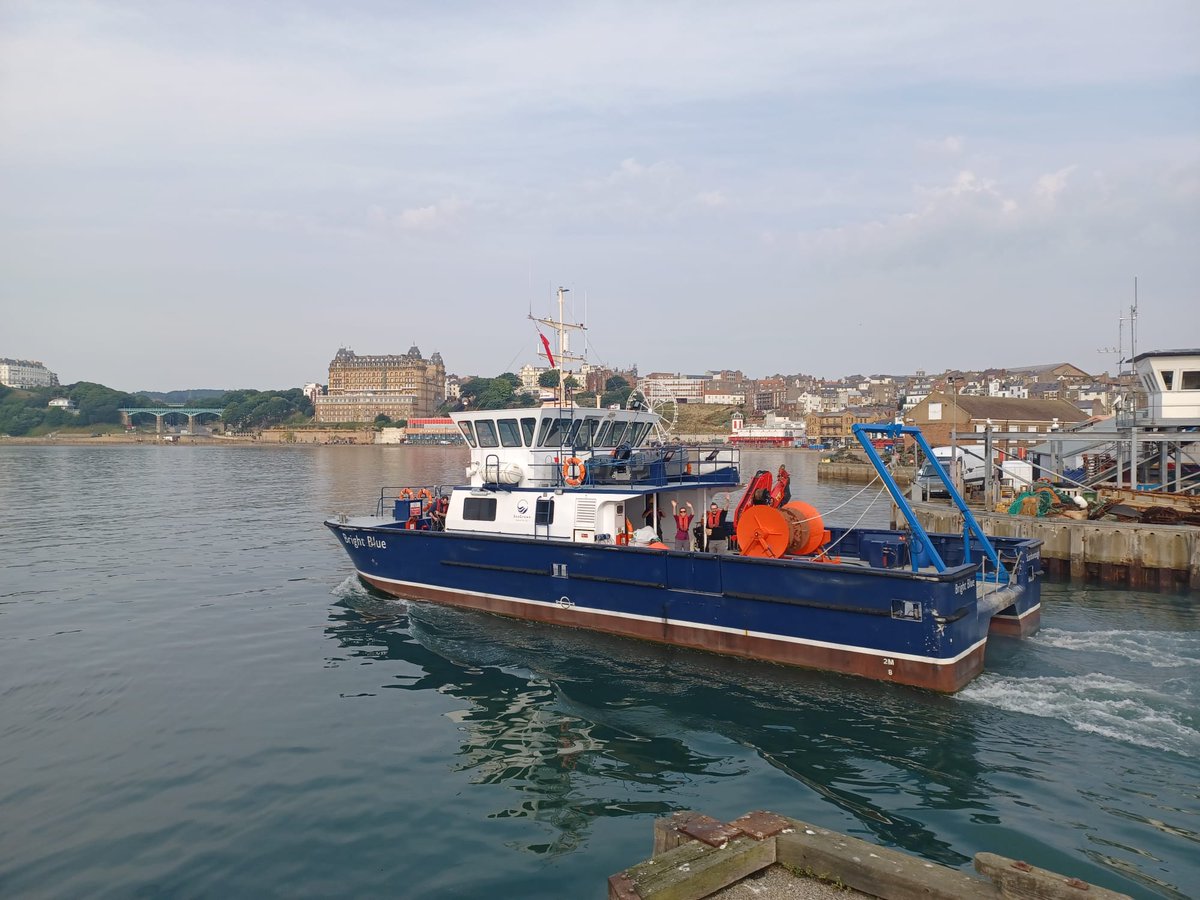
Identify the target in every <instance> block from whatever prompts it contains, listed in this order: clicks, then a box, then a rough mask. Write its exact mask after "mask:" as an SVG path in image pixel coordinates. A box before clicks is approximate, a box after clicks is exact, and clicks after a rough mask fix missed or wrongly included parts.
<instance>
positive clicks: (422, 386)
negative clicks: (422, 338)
mask: <svg viewBox="0 0 1200 900" xmlns="http://www.w3.org/2000/svg"><path fill="white" fill-rule="evenodd" d="M445 399H446V366H445V364H444V363H443V362H442V356H441V354H440V353H434V354H433V355H432V356H430V357H429V358H428V359H426V358H424V357H423V356H422V355H421V351H420V350H419V349H418V348H417V347H416V345H414V346H412V347H410V348H409V351H408V352H407V353H405V354H403V355H393V354H388V355H373V356H359V355H357V354H356V353H355V352H354V351H353V350H350V349H347V348H345V347H342V348H341V349H339V350H338V352H337V354H336V355H335V356H334V357H333V361H332V362H330V363H329V385H328V388H327V392H326V393H325V394H322V395H318V396H317V397H316V399H315V401H314V403H313V409H314V412H315V415H314V418H315V420H316V421H317V422H322V423H332V422H373V421H374V420H375V419H376V418H377V417H379V416H381V415H383V416H387V417H388V418H389V419H392V420H393V421H396V420H400V419H405V420H407V419H411V418H415V417H429V416H432V415H433V414H434V413H435V412H436V411H437V408H438V407H439V406H441V405H442V402H443V401H444V400H445Z"/></svg>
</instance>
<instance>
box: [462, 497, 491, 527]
mask: <svg viewBox="0 0 1200 900" xmlns="http://www.w3.org/2000/svg"><path fill="white" fill-rule="evenodd" d="M463 518H464V519H466V520H467V521H468V522H495V521H496V498H495V497H466V498H464V499H463Z"/></svg>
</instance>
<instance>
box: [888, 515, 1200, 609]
mask: <svg viewBox="0 0 1200 900" xmlns="http://www.w3.org/2000/svg"><path fill="white" fill-rule="evenodd" d="M910 502H911V501H910ZM911 505H912V507H913V510H914V512H915V513H916V516H917V520H918V521H919V522H920V523H921V526H922V527H923V528H925V529H926V530H927V531H936V532H941V533H943V534H947V533H948V534H960V533H962V528H963V525H962V515H961V514H960V513H959V511H958V510H957V509H955V508H954V507H953V506H946V505H943V504H940V503H911ZM972 514H973V515H974V516H975V519H976V520H977V521H978V522H979V527H980V528H982V529H983V530H984V533H986V534H988V535H997V536H999V537H1023V538H1037V539H1039V540H1041V541H1042V568H1043V570H1044V571H1045V572H1046V573H1047V574H1048V575H1049V576H1050V578H1052V579H1054V580H1062V581H1065V580H1068V579H1070V580H1072V581H1094V582H1099V583H1101V584H1115V585H1123V586H1127V587H1131V588H1143V587H1144V588H1157V589H1162V590H1190V591H1197V590H1200V528H1196V527H1194V526H1188V525H1143V524H1140V523H1135V522H1088V521H1085V522H1079V521H1073V520H1071V519H1040V518H1034V517H1031V516H1010V515H1008V514H1006V513H992V512H980V511H976V510H972ZM892 520H893V523H897V524H898V521H899V522H902V521H903V517H902V516H901V515H900V511H899V510H898V509H897V508H895V507H893V508H892ZM893 527H895V525H894V526H893Z"/></svg>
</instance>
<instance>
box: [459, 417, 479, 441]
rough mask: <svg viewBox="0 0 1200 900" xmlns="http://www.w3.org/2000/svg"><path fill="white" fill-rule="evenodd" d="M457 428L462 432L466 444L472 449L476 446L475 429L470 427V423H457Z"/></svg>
mask: <svg viewBox="0 0 1200 900" xmlns="http://www.w3.org/2000/svg"><path fill="white" fill-rule="evenodd" d="M458 428H459V430H460V431H462V433H463V437H465V438H466V439H467V443H468V444H470V445H471V446H472V447H474V446H476V444H475V429H474V428H472V427H471V423H470V422H459V423H458Z"/></svg>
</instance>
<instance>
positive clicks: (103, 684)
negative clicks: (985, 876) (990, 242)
mask: <svg viewBox="0 0 1200 900" xmlns="http://www.w3.org/2000/svg"><path fill="white" fill-rule="evenodd" d="M783 460H786V461H787V463H788V465H789V467H790V468H791V469H792V470H793V473H794V476H795V483H794V485H795V490H794V493H795V494H796V495H797V497H799V498H803V499H806V500H809V501H810V502H813V503H814V504H815V505H817V506H818V508H820V509H822V510H825V511H828V512H829V519H830V521H832V522H833V523H834V524H839V525H842V524H844V525H848V524H851V523H853V522H855V521H856V520H859V519H860V517H861V520H862V521H863V522H864V523H868V524H883V523H885V522H886V520H887V511H886V505H885V503H884V502H883V498H880V499H879V501H878V502H877V503H875V504H874V505H871V500H872V499H874V498H875V497H876V495H877V488H872V489H870V490H868V491H865V492H861V493H860V490H861V488H860V487H859V486H853V487H847V486H833V485H827V484H824V483H821V484H818V483H817V481H816V476H815V470H816V457H815V456H813V455H811V454H805V453H799V452H797V453H787V454H784V453H773V454H772V453H759V454H747V455H746V461H745V468H746V469H747V470H751V471H752V470H753V469H755V468H773V467H774V466H776V465H778V463H779V462H780V461H783ZM465 461H466V460H465V455H464V453H463V452H462V451H460V450H457V449H443V448H394V447H385V448H356V447H319V448H318V447H307V448H306V447H295V448H287V447H278V448H265V447H186V446H185V447H156V446H126V447H103V448H101V447H97V448H89V447H13V446H8V447H0V509H2V510H3V512H4V515H3V518H2V519H0V547H3V556H2V558H0V896H4V897H26V896H35V897H41V896H44V897H84V896H87V897H129V896H197V897H210V896H211V897H217V896H221V897H225V896H264V897H269V896H287V897H295V896H321V897H325V896H403V897H504V896H527V897H562V896H581V897H586V896H592V897H602V896H604V894H605V879H606V877H607V876H608V875H610V874H612V873H613V872H616V871H618V870H620V869H622V868H624V867H626V866H628V865H630V864H632V863H634V862H637V861H639V860H641V859H643V858H644V857H645V856H646V855H647V854H648V852H649V848H650V838H651V822H652V820H653V818H654V817H656V816H660V815H664V814H667V813H670V812H672V811H674V810H678V809H697V810H701V811H703V812H706V813H708V814H710V815H713V816H717V817H719V818H732V817H735V816H737V815H740V814H742V813H744V812H747V811H749V810H751V809H757V808H768V809H773V810H776V811H778V812H782V813H786V814H789V815H793V816H797V817H799V818H802V819H805V820H807V821H810V822H814V823H817V824H819V825H822V826H826V827H830V828H835V829H839V830H842V831H846V832H849V833H852V834H855V835H858V836H861V837H864V838H867V839H870V840H874V841H878V842H880V843H883V844H886V845H888V846H892V847H898V848H900V849H903V850H907V851H910V852H913V853H917V854H920V855H922V856H924V857H926V858H928V859H930V860H936V861H938V862H942V863H946V864H949V865H953V866H962V867H969V866H970V860H971V857H972V855H973V854H974V853H975V852H977V851H979V850H991V851H994V852H999V853H1003V854H1006V855H1010V856H1016V857H1020V858H1022V859H1025V860H1028V861H1029V862H1032V863H1035V864H1037V865H1042V866H1046V867H1048V868H1051V869H1056V870H1059V871H1062V872H1066V873H1069V874H1072V875H1076V876H1079V877H1081V878H1084V879H1087V880H1089V881H1093V882H1095V883H1097V884H1101V885H1104V886H1106V887H1111V888H1114V889H1117V890H1121V891H1125V892H1127V893H1130V894H1133V895H1134V896H1139V897H1187V896H1195V895H1197V894H1200V762H1198V757H1200V712H1198V708H1200V615H1198V613H1197V611H1196V605H1195V601H1194V600H1189V599H1187V598H1181V597H1176V596H1171V595H1160V594H1147V593H1136V592H1127V591H1112V590H1098V589H1094V588H1084V587H1081V586H1067V585H1048V586H1046V587H1045V590H1044V595H1043V597H1044V600H1045V601H1046V606H1045V612H1044V615H1043V630H1042V632H1041V633H1040V634H1039V635H1038V636H1037V637H1035V638H1033V639H1032V640H1028V641H1025V642H1015V641H1004V640H995V641H993V642H992V643H991V645H989V648H988V670H987V672H986V673H985V674H984V675H983V676H982V677H981V678H979V679H978V680H977V681H975V682H974V683H973V684H972V685H970V686H969V687H968V688H967V689H966V690H965V691H963V692H962V693H960V694H958V695H956V696H954V697H943V696H938V695H932V694H927V693H923V692H920V691H914V690H909V689H906V688H900V687H893V686H888V685H880V684H875V683H871V682H865V681H860V680H857V679H852V678H848V677H841V676H833V675H826V674H821V673H811V672H803V671H795V670H789V669H784V668H780V667H776V666H769V665H760V664H753V663H744V662H736V661H729V660H724V659H721V658H718V657H715V656H709V655H706V654H701V653H695V652H690V651H681V650H673V649H671V648H665V647H657V646H653V645H647V644H642V643H638V642H634V641H628V640H623V639H617V638H612V637H606V636H598V635H594V634H588V633H586V632H577V631H572V630H567V629H556V628H551V627H548V626H540V625H531V624H526V623H521V622H515V621H510V620H504V619H499V618H495V617H491V616H487V615H483V614H477V613H470V612H464V611H459V610H453V609H447V608H444V607H437V606H432V605H429V604H421V603H413V604H405V603H401V602H397V601H392V600H388V599H385V598H382V597H379V596H377V595H374V594H372V593H371V592H369V591H367V590H366V589H364V588H363V587H362V586H361V585H360V584H359V583H358V582H357V580H355V579H354V578H353V577H352V576H351V570H350V566H349V563H348V560H347V558H346V557H345V555H344V554H343V553H342V551H341V550H340V549H339V547H338V545H337V544H336V543H335V541H334V539H333V538H332V536H331V535H330V534H329V533H328V532H327V531H326V529H324V528H323V527H322V526H321V524H320V522H321V519H322V518H323V517H324V516H326V515H328V514H330V513H334V512H338V511H343V510H344V511H348V512H362V511H365V510H366V509H368V508H370V507H371V506H372V505H373V498H374V497H375V496H376V495H377V491H378V487H379V486H380V485H381V484H391V485H397V484H405V483H430V482H440V481H454V480H457V479H458V478H459V476H460V475H461V473H462V466H463V465H464V464H465Z"/></svg>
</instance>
